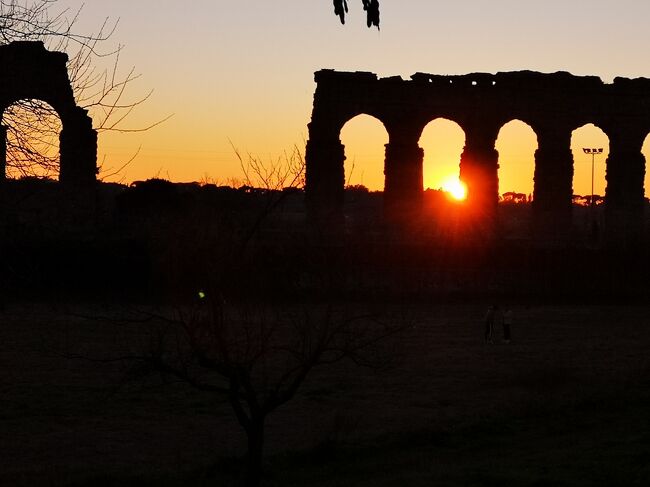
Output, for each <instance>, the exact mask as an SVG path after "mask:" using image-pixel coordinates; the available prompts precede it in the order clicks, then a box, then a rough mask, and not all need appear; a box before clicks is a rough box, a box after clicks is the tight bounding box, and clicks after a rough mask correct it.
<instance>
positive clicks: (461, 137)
mask: <svg viewBox="0 0 650 487" xmlns="http://www.w3.org/2000/svg"><path fill="white" fill-rule="evenodd" d="M418 144H419V146H420V147H421V148H422V150H423V151H424V161H423V168H422V171H423V187H424V190H425V192H426V191H432V190H433V191H440V190H442V191H447V192H454V191H458V190H457V189H455V188H458V186H457V183H458V181H459V175H460V157H461V154H462V152H463V148H464V146H465V131H464V130H463V129H462V128H461V126H460V125H458V124H457V123H456V122H453V121H451V120H449V119H446V118H436V119H434V120H432V121H430V122H429V123H428V124H427V125H425V127H424V129H423V130H422V134H421V135H420V139H419V141H418ZM459 196H462V192H461V191H458V193H457V195H456V197H459ZM457 199H462V198H457Z"/></svg>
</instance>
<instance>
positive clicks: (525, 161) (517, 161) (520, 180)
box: [494, 119, 538, 238]
mask: <svg viewBox="0 0 650 487" xmlns="http://www.w3.org/2000/svg"><path fill="white" fill-rule="evenodd" d="M494 147H495V149H496V150H497V152H498V153H499V167H498V170H497V174H498V181H499V190H498V193H499V209H498V219H499V227H500V231H501V232H502V234H503V235H504V236H506V237H511V238H525V237H526V236H527V235H529V230H530V224H531V205H530V203H531V202H532V199H533V189H534V180H535V151H536V150H537V148H538V140H537V134H536V133H535V131H534V130H533V128H532V127H531V126H530V125H528V124H527V123H525V122H523V121H521V120H519V119H514V120H511V121H509V122H508V123H506V124H504V125H503V126H502V127H501V129H500V130H499V134H498V136H497V140H496V143H495V146H494Z"/></svg>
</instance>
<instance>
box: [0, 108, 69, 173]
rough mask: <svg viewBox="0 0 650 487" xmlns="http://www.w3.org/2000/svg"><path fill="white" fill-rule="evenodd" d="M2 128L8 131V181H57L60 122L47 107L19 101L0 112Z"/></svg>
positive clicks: (51, 109) (53, 111)
mask: <svg viewBox="0 0 650 487" xmlns="http://www.w3.org/2000/svg"><path fill="white" fill-rule="evenodd" d="M2 125H4V126H5V127H7V128H8V129H7V167H6V174H7V177H8V178H11V179H18V178H22V177H37V178H42V179H45V178H47V179H58V178H59V172H60V154H59V136H60V134H61V129H62V123H61V119H60V118H59V116H58V114H57V113H56V111H55V110H54V108H52V106H51V105H49V104H48V103H45V102H43V101H40V100H33V99H24V100H19V101H17V102H15V103H13V104H12V105H10V106H9V107H7V109H6V110H5V111H4V112H3V113H2Z"/></svg>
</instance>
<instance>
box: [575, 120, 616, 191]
mask: <svg viewBox="0 0 650 487" xmlns="http://www.w3.org/2000/svg"><path fill="white" fill-rule="evenodd" d="M584 149H602V150H603V151H602V153H601V152H598V153H596V154H595V155H594V156H593V176H594V189H593V192H594V193H593V194H594V195H597V196H601V197H603V198H604V197H605V191H606V189H607V180H606V179H605V174H606V171H607V164H606V161H607V156H608V155H609V137H607V134H605V132H603V131H602V130H601V129H600V128H599V127H597V126H596V125H594V124H592V123H588V124H586V125H583V126H582V127H578V128H577V129H575V130H574V131H573V132H572V133H571V152H572V153H573V195H574V196H575V197H577V196H583V197H589V196H591V170H592V155H591V154H587V153H585V151H584Z"/></svg>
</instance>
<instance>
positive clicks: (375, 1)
mask: <svg viewBox="0 0 650 487" xmlns="http://www.w3.org/2000/svg"><path fill="white" fill-rule="evenodd" d="M361 1H362V2H363V9H364V10H365V11H366V19H367V20H366V22H367V24H368V27H372V26H375V27H377V28H378V29H379V0H361ZM346 13H348V2H347V0H334V14H335V15H337V16H338V17H339V18H340V19H341V23H342V24H345V14H346Z"/></svg>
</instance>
